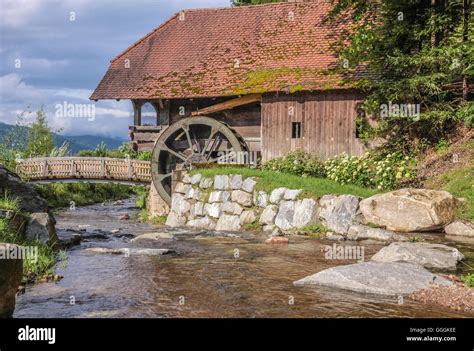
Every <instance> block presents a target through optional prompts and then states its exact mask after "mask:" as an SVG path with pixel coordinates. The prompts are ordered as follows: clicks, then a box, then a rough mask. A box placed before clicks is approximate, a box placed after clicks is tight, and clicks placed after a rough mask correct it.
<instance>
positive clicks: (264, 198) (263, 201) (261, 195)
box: [253, 191, 269, 208]
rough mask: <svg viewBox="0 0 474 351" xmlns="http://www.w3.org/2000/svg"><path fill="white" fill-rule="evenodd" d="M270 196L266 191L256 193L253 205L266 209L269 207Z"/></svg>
mask: <svg viewBox="0 0 474 351" xmlns="http://www.w3.org/2000/svg"><path fill="white" fill-rule="evenodd" d="M268 201H269V196H268V194H267V193H266V192H265V191H255V192H254V193H253V204H254V205H255V206H257V207H261V208H265V207H267V205H268Z"/></svg>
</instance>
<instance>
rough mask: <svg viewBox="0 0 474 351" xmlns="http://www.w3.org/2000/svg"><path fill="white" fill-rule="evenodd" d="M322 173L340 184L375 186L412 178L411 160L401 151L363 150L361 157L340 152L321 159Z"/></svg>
mask: <svg viewBox="0 0 474 351" xmlns="http://www.w3.org/2000/svg"><path fill="white" fill-rule="evenodd" d="M325 169H326V174H327V177H328V178H329V179H332V180H334V181H336V182H338V183H341V184H348V183H350V184H356V185H359V186H364V187H371V188H377V189H380V190H381V189H394V188H397V187H398V186H400V185H401V184H403V183H405V182H407V181H410V180H413V179H414V176H415V172H414V161H413V160H411V159H410V157H408V156H406V157H403V155H402V154H401V153H397V152H394V153H389V154H386V155H384V156H381V155H378V154H376V153H375V152H374V153H370V152H368V153H366V154H365V155H364V156H362V157H356V156H352V157H349V156H348V155H347V154H341V155H339V156H337V157H335V158H333V159H330V160H327V161H326V162H325Z"/></svg>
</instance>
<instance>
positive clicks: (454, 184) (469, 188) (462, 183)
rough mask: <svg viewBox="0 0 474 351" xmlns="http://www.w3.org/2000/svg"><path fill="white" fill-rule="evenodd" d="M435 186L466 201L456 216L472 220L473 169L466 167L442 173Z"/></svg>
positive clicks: (473, 208)
mask: <svg viewBox="0 0 474 351" xmlns="http://www.w3.org/2000/svg"><path fill="white" fill-rule="evenodd" d="M436 184H437V186H438V187H439V188H440V189H443V190H446V191H449V192H450V193H451V194H453V195H454V196H456V197H462V198H464V199H466V203H465V204H463V205H462V206H461V208H460V209H459V212H458V216H459V217H460V218H462V219H467V220H471V221H473V220H474V167H472V166H471V165H468V166H467V167H463V168H460V169H456V170H453V171H451V172H447V173H444V174H443V175H441V176H440V177H439V178H438V179H437V180H436Z"/></svg>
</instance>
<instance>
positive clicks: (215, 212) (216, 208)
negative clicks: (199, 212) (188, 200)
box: [204, 202, 223, 218]
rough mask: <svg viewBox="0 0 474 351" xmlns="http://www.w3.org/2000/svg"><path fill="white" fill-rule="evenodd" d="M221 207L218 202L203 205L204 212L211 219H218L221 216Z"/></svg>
mask: <svg viewBox="0 0 474 351" xmlns="http://www.w3.org/2000/svg"><path fill="white" fill-rule="evenodd" d="M222 207H223V205H222V204H221V203H219V202H214V203H212V204H205V205H204V212H205V213H206V214H207V215H209V216H211V217H213V218H219V217H220V216H221V215H222Z"/></svg>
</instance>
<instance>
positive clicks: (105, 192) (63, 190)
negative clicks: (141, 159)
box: [35, 183, 133, 208]
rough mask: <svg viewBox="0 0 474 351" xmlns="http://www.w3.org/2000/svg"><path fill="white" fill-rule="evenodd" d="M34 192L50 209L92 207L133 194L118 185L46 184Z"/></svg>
mask: <svg viewBox="0 0 474 351" xmlns="http://www.w3.org/2000/svg"><path fill="white" fill-rule="evenodd" d="M35 188H36V190H37V191H38V193H39V194H40V196H41V197H43V198H44V199H45V200H46V201H47V202H48V205H49V206H50V207H51V208H61V207H68V206H70V205H71V202H74V205H75V206H84V205H92V204H95V203H100V202H104V201H108V200H119V199H125V198H127V197H129V196H130V195H132V194H133V188H132V187H130V186H127V185H120V184H87V183H73V184H66V183H65V184H48V185H36V186H35Z"/></svg>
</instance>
